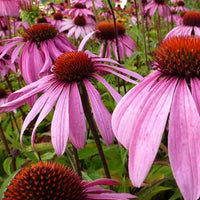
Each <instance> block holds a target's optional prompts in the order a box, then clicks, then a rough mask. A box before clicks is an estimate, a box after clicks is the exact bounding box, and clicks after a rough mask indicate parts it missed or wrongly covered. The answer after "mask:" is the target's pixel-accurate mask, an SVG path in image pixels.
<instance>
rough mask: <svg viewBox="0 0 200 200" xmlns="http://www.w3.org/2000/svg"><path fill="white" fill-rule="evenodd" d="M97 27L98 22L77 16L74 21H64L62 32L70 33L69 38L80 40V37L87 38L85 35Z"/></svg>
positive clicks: (90, 18)
mask: <svg viewBox="0 0 200 200" xmlns="http://www.w3.org/2000/svg"><path fill="white" fill-rule="evenodd" d="M95 25H96V22H95V21H94V19H93V18H92V17H90V16H88V17H86V16H84V15H77V16H76V17H74V18H73V19H64V20H63V22H62V24H61V29H60V31H61V32H62V31H68V34H67V36H68V37H72V36H74V37H75V38H76V39H78V38H79V37H80V36H82V37H85V35H87V34H89V33H91V32H92V31H94V29H95Z"/></svg>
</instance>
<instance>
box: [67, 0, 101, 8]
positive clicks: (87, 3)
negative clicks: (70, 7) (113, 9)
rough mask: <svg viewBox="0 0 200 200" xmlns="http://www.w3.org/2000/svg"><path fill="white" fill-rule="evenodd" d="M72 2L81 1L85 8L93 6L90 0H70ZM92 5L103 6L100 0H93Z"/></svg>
mask: <svg viewBox="0 0 200 200" xmlns="http://www.w3.org/2000/svg"><path fill="white" fill-rule="evenodd" d="M71 3H72V4H76V3H81V4H83V5H85V6H86V8H93V5H92V1H90V0H72V1H71ZM94 5H95V8H96V9H100V8H103V7H105V6H104V4H103V2H102V1H99V0H94Z"/></svg>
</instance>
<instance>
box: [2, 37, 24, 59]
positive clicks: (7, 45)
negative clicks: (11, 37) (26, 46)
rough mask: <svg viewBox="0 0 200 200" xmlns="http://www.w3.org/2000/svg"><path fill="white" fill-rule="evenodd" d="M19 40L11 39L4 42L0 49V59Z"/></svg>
mask: <svg viewBox="0 0 200 200" xmlns="http://www.w3.org/2000/svg"><path fill="white" fill-rule="evenodd" d="M20 42H21V41H18V40H17V41H13V42H11V43H8V44H6V45H5V46H4V47H1V49H0V59H1V58H3V57H4V56H5V55H6V54H7V52H8V51H9V50H11V49H12V48H13V47H14V46H16V45H17V44H19V43H20Z"/></svg>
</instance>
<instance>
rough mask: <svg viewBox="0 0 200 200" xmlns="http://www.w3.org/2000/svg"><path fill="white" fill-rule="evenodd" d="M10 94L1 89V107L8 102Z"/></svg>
mask: <svg viewBox="0 0 200 200" xmlns="http://www.w3.org/2000/svg"><path fill="white" fill-rule="evenodd" d="M7 97H8V92H6V90H5V89H4V88H2V87H0V105H2V104H4V103H6V102H7Z"/></svg>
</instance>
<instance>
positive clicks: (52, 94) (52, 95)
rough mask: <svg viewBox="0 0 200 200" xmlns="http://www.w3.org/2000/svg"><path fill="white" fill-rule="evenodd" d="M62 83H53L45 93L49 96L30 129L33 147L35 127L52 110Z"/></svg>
mask: <svg viewBox="0 0 200 200" xmlns="http://www.w3.org/2000/svg"><path fill="white" fill-rule="evenodd" d="M63 85H64V84H61V85H55V86H53V87H52V88H51V89H49V91H47V92H46V93H49V96H48V98H47V100H46V102H45V104H44V106H43V108H42V110H41V113H40V115H39V116H38V118H37V121H36V122H35V126H34V128H33V131H32V137H31V143H32V146H33V147H34V140H35V134H36V130H37V127H38V125H39V124H40V122H41V121H42V120H43V119H44V118H45V117H46V116H47V115H48V114H49V112H50V111H51V110H52V108H53V106H54V105H55V104H56V101H57V99H58V97H59V96H60V93H61V91H62V89H63ZM46 93H45V94H46Z"/></svg>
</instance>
